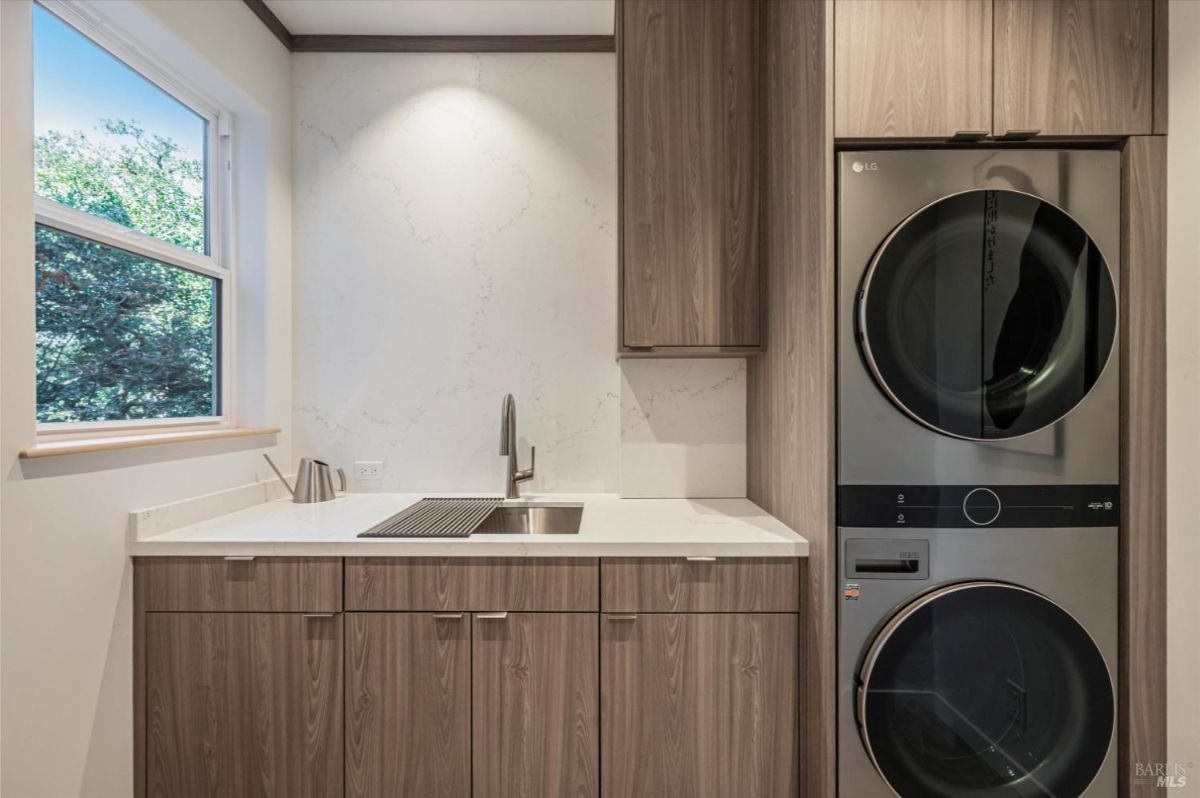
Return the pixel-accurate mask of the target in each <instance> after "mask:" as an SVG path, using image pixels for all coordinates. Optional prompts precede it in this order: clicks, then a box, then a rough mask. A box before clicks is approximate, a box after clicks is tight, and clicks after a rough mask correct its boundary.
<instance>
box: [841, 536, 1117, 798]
mask: <svg viewBox="0 0 1200 798" xmlns="http://www.w3.org/2000/svg"><path fill="white" fill-rule="evenodd" d="M839 552H840V559H841V566H840V568H839V573H838V577H839V584H838V586H839V593H840V595H839V608H838V680H839V693H838V794H839V795H841V796H845V797H846V798H893V796H895V795H900V796H901V797H902V798H933V797H934V796H955V798H970V796H981V798H982V797H983V796H987V798H999V797H1000V796H1012V797H1013V798H1031V797H1032V796H1062V797H1063V798H1066V796H1072V797H1073V798H1074V797H1076V796H1080V797H1082V798H1115V796H1116V795H1117V794H1118V792H1117V761H1116V751H1115V729H1116V724H1115V718H1116V667H1117V633H1118V624H1117V530H1116V528H1114V527H1077V528H1060V529H1048V528H1022V529H988V530H977V529H882V528H851V529H842V530H839Z"/></svg>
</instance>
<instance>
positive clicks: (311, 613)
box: [301, 612, 337, 618]
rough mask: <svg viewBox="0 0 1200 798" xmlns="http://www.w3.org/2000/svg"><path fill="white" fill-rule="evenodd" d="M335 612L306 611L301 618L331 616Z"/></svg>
mask: <svg viewBox="0 0 1200 798" xmlns="http://www.w3.org/2000/svg"><path fill="white" fill-rule="evenodd" d="M336 614H337V613H335V612H306V613H304V614H303V615H302V616H301V617H302V618H332V617H333V616H334V615H336Z"/></svg>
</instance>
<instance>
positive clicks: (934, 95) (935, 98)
mask: <svg viewBox="0 0 1200 798" xmlns="http://www.w3.org/2000/svg"><path fill="white" fill-rule="evenodd" d="M834 37H835V41H834V101H835V108H834V120H835V133H836V135H837V136H839V137H843V138H869V137H881V136H899V137H936V138H950V137H951V136H953V135H954V134H955V133H957V132H959V131H977V132H979V133H987V132H988V131H990V130H991V127H992V107H991V106H992V0H838V3H837V7H836V10H835V17H834Z"/></svg>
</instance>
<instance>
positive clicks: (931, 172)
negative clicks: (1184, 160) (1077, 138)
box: [837, 149, 1121, 485]
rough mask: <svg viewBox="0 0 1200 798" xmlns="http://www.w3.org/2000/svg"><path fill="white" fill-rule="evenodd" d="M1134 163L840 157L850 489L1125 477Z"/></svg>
mask: <svg viewBox="0 0 1200 798" xmlns="http://www.w3.org/2000/svg"><path fill="white" fill-rule="evenodd" d="M1120 187H1121V175H1120V154H1119V153H1118V152H1115V151H1110V150H1041V149H989V150H976V149H961V150H904V151H899V150H893V151H853V152H843V153H841V154H840V155H839V163H838V192H839V202H838V247H837V251H838V294H837V295H838V321H837V325H838V327H837V329H838V411H839V423H838V476H839V479H838V481H839V483H840V484H842V485H878V484H928V485H939V484H984V485H988V484H991V485H996V484H1115V483H1116V482H1117V480H1118V409H1119V406H1118V401H1119V399H1118V393H1119V382H1120V375H1119V362H1118V357H1117V355H1116V330H1117V320H1116V313H1117V306H1118V304H1119V301H1118V295H1119V280H1118V271H1119V270H1118V265H1119V259H1120V249H1121V240H1120V193H1121V192H1120Z"/></svg>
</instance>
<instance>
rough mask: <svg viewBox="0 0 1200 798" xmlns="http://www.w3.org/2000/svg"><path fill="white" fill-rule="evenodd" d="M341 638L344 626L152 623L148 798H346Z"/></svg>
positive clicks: (215, 620)
mask: <svg viewBox="0 0 1200 798" xmlns="http://www.w3.org/2000/svg"><path fill="white" fill-rule="evenodd" d="M341 636H342V619H341V616H340V615H332V616H324V617H305V616H302V615H298V614H293V613H204V612H188V613H174V612H168V613H160V612H152V613H148V614H147V616H146V724H147V731H146V735H147V748H148V751H147V757H146V763H147V765H146V767H147V771H148V772H147V787H148V790H147V792H148V794H149V795H154V796H163V798H167V797H168V796H182V797H183V798H199V796H206V797H207V796H220V797H221V798H241V797H242V796H245V797H246V798H251V796H253V797H254V798H262V797H263V796H275V797H277V798H301V797H304V796H311V797H312V798H329V796H338V795H341V794H342V656H341V652H342V648H341Z"/></svg>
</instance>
